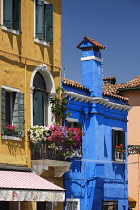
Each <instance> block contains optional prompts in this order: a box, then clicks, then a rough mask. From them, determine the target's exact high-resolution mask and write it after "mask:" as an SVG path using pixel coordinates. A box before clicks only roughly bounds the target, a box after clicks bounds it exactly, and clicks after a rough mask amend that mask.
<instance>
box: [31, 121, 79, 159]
mask: <svg viewBox="0 0 140 210" xmlns="http://www.w3.org/2000/svg"><path fill="white" fill-rule="evenodd" d="M28 131H29V135H30V140H31V141H32V143H33V145H34V146H33V154H36V155H37V154H38V156H39V159H45V158H49V159H54V158H56V159H60V160H62V159H63V160H66V159H67V158H70V157H73V156H77V155H78V156H79V154H80V152H77V151H78V150H81V142H82V135H83V134H82V131H81V130H80V129H79V128H68V127H67V126H60V125H51V126H32V127H30V128H29V130H28ZM43 142H44V143H43ZM46 152H47V154H46ZM43 154H44V155H43ZM36 158H37V157H36Z"/></svg>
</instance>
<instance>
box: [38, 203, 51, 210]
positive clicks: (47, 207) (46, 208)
mask: <svg viewBox="0 0 140 210" xmlns="http://www.w3.org/2000/svg"><path fill="white" fill-rule="evenodd" d="M36 209H37V210H54V204H53V203H52V202H37V208H36Z"/></svg>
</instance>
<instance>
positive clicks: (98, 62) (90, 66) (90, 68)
mask: <svg viewBox="0 0 140 210" xmlns="http://www.w3.org/2000/svg"><path fill="white" fill-rule="evenodd" d="M77 48H79V49H81V50H82V56H81V62H82V85H83V86H85V87H87V88H88V89H89V90H90V92H91V96H92V97H102V58H101V53H100V50H101V49H106V48H105V47H104V46H103V45H101V44H100V43H99V42H97V41H95V40H93V39H90V38H88V37H84V40H83V41H82V42H81V43H80V44H79V45H78V46H77Z"/></svg>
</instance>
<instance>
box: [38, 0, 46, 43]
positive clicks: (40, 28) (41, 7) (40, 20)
mask: <svg viewBox="0 0 140 210" xmlns="http://www.w3.org/2000/svg"><path fill="white" fill-rule="evenodd" d="M36 37H37V38H38V39H43V40H44V2H43V1H39V0H36Z"/></svg>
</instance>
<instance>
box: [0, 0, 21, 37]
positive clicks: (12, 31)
mask: <svg viewBox="0 0 140 210" xmlns="http://www.w3.org/2000/svg"><path fill="white" fill-rule="evenodd" d="M3 1H4V0H1V25H2V30H4V31H8V32H10V33H13V34H16V35H19V31H16V30H13V29H11V28H7V27H6V26H4V25H3Z"/></svg>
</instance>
